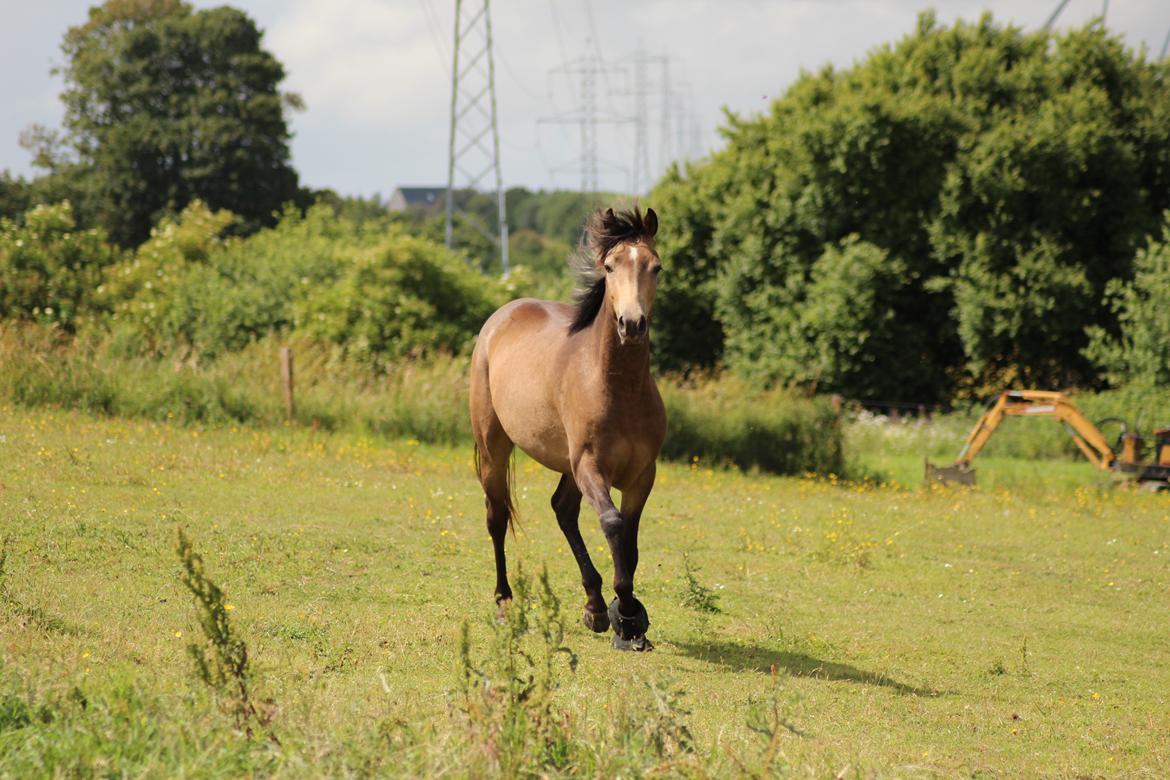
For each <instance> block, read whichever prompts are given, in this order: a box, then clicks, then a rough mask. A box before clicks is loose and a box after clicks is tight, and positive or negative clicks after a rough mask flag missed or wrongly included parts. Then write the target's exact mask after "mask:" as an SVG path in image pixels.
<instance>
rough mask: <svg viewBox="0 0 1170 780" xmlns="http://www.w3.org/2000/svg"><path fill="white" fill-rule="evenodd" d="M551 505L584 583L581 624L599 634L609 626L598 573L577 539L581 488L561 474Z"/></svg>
mask: <svg viewBox="0 0 1170 780" xmlns="http://www.w3.org/2000/svg"><path fill="white" fill-rule="evenodd" d="M552 508H553V511H554V512H556V514H557V524H558V525H560V527H561V531H562V532H563V533H564V534H565V540H566V541H567V542H568V543H569V549H570V550H572V551H573V557H574V558H576V559H577V566H579V567H580V568H581V584H582V585H583V586H585V597H586V600H585V617H584V623H585V625H586V627H588V628H589V630H591V631H596V632H597V633H599V634H600V633H602V632H604V631H607V630H608V629H609V616H608V615H607V614H606V606H605V598H604V597H603V596H602V595H601V574H599V573H598V571H597V567H595V566H594V565H593V561H592V559H590V557H589V549H588V548H587V547H586V546H585V540H584V539H582V538H581V529H580V527H579V526H578V524H577V520H578V518H579V517H580V514H581V491H580V490H578V489H577V484H576V483H575V482H574V481H573V478H572V477H570V476H569V475H567V474H566V475H563V476H562V477H561V481H560V484H558V485H557V489H556V492H555V493H553V497H552Z"/></svg>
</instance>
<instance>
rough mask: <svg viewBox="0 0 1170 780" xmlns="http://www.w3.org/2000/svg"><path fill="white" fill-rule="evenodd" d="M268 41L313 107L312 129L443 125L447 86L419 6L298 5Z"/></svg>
mask: <svg viewBox="0 0 1170 780" xmlns="http://www.w3.org/2000/svg"><path fill="white" fill-rule="evenodd" d="M285 8H286V10H285V11H284V12H283V13H282V15H281V16H280V17H279V18H277V19H276V20H275V22H274V23H273V25H272V27H271V28H270V29H269V31H268V33H267V35H266V40H267V43H268V45H269V46H270V47H271V48H272V50H273V51H274V53H276V55H277V56H278V57H279V58H280V59H281V60H282V61H283V62H284V64H285V67H286V68H287V70H288V74H289V76H288V80H287V82H286V88H287V89H290V90H292V91H295V92H300V93H301V95H302V97H304V99H305V103H306V104H307V106H308V109H309V110H308V113H307V115H306V116H305V117H304V118H303V121H304V122H305V123H306V124H323V125H324V124H328V125H335V126H337V127H345V126H352V127H354V128H356V129H361V130H365V129H388V130H389V129H402V128H408V127H411V126H416V125H418V124H419V123H420V122H422V123H425V122H428V121H434V119H436V118H441V117H442V116H443V114H444V112H445V111H446V105H447V100H448V98H447V96H446V95H445V94H444V91H443V90H442V89H441V88H438V87H441V85H442V84H443V83H444V82H445V81H446V76H445V74H444V72H443V70H442V67H441V63H440V60H439V59H438V58H437V57H436V53H435V47H434V43H433V40H432V38H431V37H430V36H429V35H428V34H427V30H426V27H425V20H424V17H423V13H422V9H421V7H420V6H419V5H418V4H414V5H407V4H406V3H403V2H394V3H387V2H379V0H296V2H293V3H290V4H288V5H287V6H286V7H285Z"/></svg>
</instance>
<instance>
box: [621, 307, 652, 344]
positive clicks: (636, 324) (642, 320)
mask: <svg viewBox="0 0 1170 780" xmlns="http://www.w3.org/2000/svg"><path fill="white" fill-rule="evenodd" d="M649 328H650V323H649V322H648V321H647V320H646V315H645V314H639V315H638V317H637V319H635V318H633V317H628V318H627V317H625V316H619V317H618V335H619V336H620V337H621V339H622V342H623V343H624V342H626V341H640V340H642V339H643V338H645V336H646V331H647V330H648V329H649Z"/></svg>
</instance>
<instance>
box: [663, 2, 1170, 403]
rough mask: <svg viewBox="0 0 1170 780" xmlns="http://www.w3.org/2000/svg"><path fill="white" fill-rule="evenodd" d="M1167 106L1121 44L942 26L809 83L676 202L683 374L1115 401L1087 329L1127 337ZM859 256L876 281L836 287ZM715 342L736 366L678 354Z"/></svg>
mask: <svg viewBox="0 0 1170 780" xmlns="http://www.w3.org/2000/svg"><path fill="white" fill-rule="evenodd" d="M1168 83H1170V66H1168V65H1167V63H1165V62H1151V61H1148V60H1146V59H1145V58H1144V55H1142V54H1140V53H1134V52H1132V51H1130V50H1128V49H1126V48H1125V47H1124V45H1123V44H1122V43H1121V41H1120V40H1119V39H1118V38H1117V37H1114V36H1112V35H1110V34H1109V33H1108V32H1107V31H1105V30H1104V29H1102V28H1101V27H1100V26H1099V25H1094V26H1090V27H1087V28H1085V29H1082V30H1077V31H1073V32H1071V33H1068V34H1066V35H1060V36H1055V35H1051V34H1049V33H1046V32H1040V33H1024V32H1022V31H1020V30H1018V29H1016V28H1011V27H1002V26H1000V25H997V24H995V23H994V22H993V21H992V20H991V19H990V17H984V18H983V19H982V20H981V21H980V22H978V23H976V24H970V23H965V22H959V23H957V24H955V25H954V26H953V27H951V28H949V29H944V28H941V27H940V26H938V25H937V24H936V22H935V20H934V17H933V16H932V15H930V14H926V15H924V16H923V17H922V18H921V20H920V22H919V26H918V28H917V29H916V30H915V31H914V32H913V33H912V34H911V35H909V36H907V37H906V38H905V39H903V40H902V41H900V42H899V43H897V44H896V45H894V46H888V47H883V48H881V49H878V50H876V51H874V52H873V53H872V54H871V55H870V56H869V57H868V58H867V59H866V60H865V61H863V62H861V63H859V64H858V65H856V66H854V67H852V68H849V69H846V70H840V71H838V70H833V69H831V68H826V69H824V70H822V71H820V72H817V73H810V74H806V75H804V76H802V77H801V78H800V79H799V80H798V81H797V83H796V84H794V85H793V86H792V87H791V88H790V89H789V90H788V91H787V93H786V94H785V95H784V97H783V98H781V99H780V100H778V101H776V102H775V103H774V104H773V106H772V108H771V111H770V112H769V113H768V114H767V115H764V116H759V117H754V118H749V119H742V118H737V117H731V118H730V119H729V123H728V127H727V128H726V130H725V134H726V136H727V139H728V143H727V146H726V148H725V149H724V150H722V151H721V152H719V153H717V154H715V155H714V156H713V157H712V158H711V159H710V160H709V161H707V162H705V163H703V164H700V165H698V166H692V167H690V168H689V169H688V170H686V171H685V172H678V173H676V174H672V175H670V176H668V177H667V178H666V179H665V180H664V181H663V182H662V184H660V185H659V188H658V190H657V191H656V192H655V198H656V199H657V198H659V197H661V199H662V202H663V208H662V211H663V222H664V231H663V234H664V238H663V241H662V244H661V248H662V249H663V254H664V261H665V262H666V265H667V268H668V269H669V271H670V273H673V274H676V275H678V276H679V277H680V278H681V279H682V280H683V283H682V284H680V285H679V286H678V287H676V288H673V289H672V288H671V287H670V286H668V285H666V284H665V283H664V285H663V290H662V295H663V300H662V303H661V306H660V317H661V319H657V317H658V316H659V315H656V327H660V330H661V332H662V333H664V334H667V338H666V339H664V340H663V341H662V342H661V343H662V346H663V347H665V350H666V352H665V354H664V355H662V356H661V358H660V359H661V361H662V362H663V364H665V365H671V366H678V365H686V364H688V363H698V364H708V363H711V362H715V361H718V360H723V361H724V362H726V364H727V365H728V366H730V367H731V368H733V369H735V370H737V371H739V372H745V373H749V374H751V375H753V376H756V377H760V378H762V379H764V380H765V381H769V382H773V383H781V384H809V383H812V382H816V386H817V387H818V388H819V389H822V390H836V391H840V392H843V393H846V394H848V395H851V396H855V397H857V396H867V397H873V396H878V397H880V398H883V399H888V400H899V399H907V400H922V401H928V400H934V399H942V398H946V397H948V396H950V395H951V394H952V393H953V392H955V391H956V390H959V391H963V390H966V391H968V392H978V391H980V390H981V389H983V388H987V389H991V388H998V387H1000V386H1002V385H1003V384H1005V383H1009V382H1017V381H1018V382H1027V383H1031V384H1040V385H1068V384H1093V383H1094V382H1095V381H1096V379H1097V377H1096V375H1095V372H1094V370H1093V367H1092V366H1091V365H1090V364H1089V362H1088V361H1087V360H1086V359H1085V358H1084V357H1083V356H1082V350H1083V348H1084V347H1085V345H1086V343H1087V336H1086V332H1085V329H1086V327H1088V326H1091V325H1095V324H1096V325H1102V326H1104V327H1106V328H1110V327H1111V326H1110V323H1109V318H1110V317H1111V314H1110V313H1109V312H1107V311H1105V310H1104V309H1103V308H1102V307H1101V306H1100V301H1101V300H1102V297H1103V295H1104V293H1105V290H1106V287H1107V285H1108V284H1109V282H1110V280H1111V279H1123V280H1124V279H1128V278H1129V276H1130V275H1131V273H1132V271H1131V263H1132V258H1133V254H1134V252H1135V250H1136V248H1137V247H1138V246H1139V245H1140V244H1141V243H1142V241H1144V240H1145V237H1146V236H1147V235H1148V234H1150V233H1151V232H1152V231H1153V230H1155V229H1156V227H1157V224H1158V218H1159V215H1160V213H1161V212H1162V210H1163V209H1165V208H1166V207H1167V205H1170V87H1168V86H1167V85H1168ZM666 204H670V207H668V206H667V205H666ZM672 209H673V214H672ZM666 227H668V228H669V229H665V228H666ZM672 234H674V235H676V236H677V237H678V239H677V240H673V239H672V238H671V235H672ZM854 235H856V236H857V239H856V240H857V241H858V242H860V243H858V245H857V248H855V249H854V250H850V251H851V252H860V253H861V255H859V256H858V258H857V259H858V260H859V262H860V263H861V269H859V270H858V271H857V273H858V274H860V275H864V274H866V273H870V274H875V276H874V277H873V279H872V280H870V281H862V280H858V279H854V278H852V276H850V275H848V274H846V275H845V276H841V274H842V273H843V272H844V271H845V268H844V266H842V264H841V263H837V266H838V267H837V269H836V271H834V272H832V273H830V272H829V271H828V270H827V267H826V264H827V263H831V262H832V260H833V257H832V254H831V253H832V252H833V251H837V250H833V249H832V248H833V247H842V242H843V241H848V240H851V239H849V237H850V236H854ZM862 247H870V248H872V251H870V250H863V249H862ZM827 248H828V249H827ZM839 251H842V252H844V251H845V250H844V249H840V250H839ZM826 253H828V254H826ZM874 253H884V259H883V260H881V262H880V263H879V264H878V265H874V264H873V263H870V262H867V258H868V259H869V260H872V259H874V258H877V257H878V256H879V255H877V254H874ZM850 262H851V261H850ZM845 265H848V263H846V264H845ZM865 269H868V270H865ZM834 274H836V275H837V276H839V277H841V278H840V280H839V281H834V280H833V279H832V276H833V275H834ZM664 281H665V279H664ZM871 283H872V284H874V285H876V288H875V292H874V294H873V296H869V295H868V294H864V295H862V296H861V298H860V299H859V300H858V305H859V307H860V310H857V311H854V310H852V307H851V306H848V305H846V306H844V308H842V307H841V304H842V302H845V301H847V300H849V298H850V295H852V294H854V293H859V292H860V291H861V290H862V289H863V288H868V286H869V285H870V284H871ZM859 284H860V286H857V285H859ZM850 285H854V287H853V292H852V293H851V292H850V291H849V286H850ZM825 296H827V298H826V297H825ZM712 300H713V301H714V305H713V306H712V305H711V304H710V303H709V302H710V301H712ZM829 311H837V312H838V313H839V314H840V315H841V317H844V319H842V318H841V317H826V316H822V314H823V313H824V312H829ZM818 312H820V313H818ZM709 319H713V320H714V321H715V322H714V324H713V326H712V327H710V328H706V327H705V328H704V329H703V331H702V333H701V334H700V335H703V336H708V335H710V334H717V333H719V332H720V328H721V329H722V331H723V332H724V333H725V334H726V337H725V341H724V342H723V343H722V344H721V345H713V344H711V343H710V342H709V339H707V338H698V339H693V340H692V339H689V338H676V337H675V334H682V333H688V332H691V331H693V330H694V329H695V323H702V324H704V325H705V324H706V323H707V322H708V321H709ZM845 328H858V329H860V330H862V331H865V332H866V333H865V337H864V339H863V341H864V343H859V341H858V339H857V338H853V337H849V336H847V334H845V333H844V329H845ZM871 329H872V330H871ZM692 343H693V344H694V345H695V346H694V348H693V349H692V347H691V344H692ZM810 355H813V356H815V357H816V361H817V365H816V366H813V367H810V364H809V356H810Z"/></svg>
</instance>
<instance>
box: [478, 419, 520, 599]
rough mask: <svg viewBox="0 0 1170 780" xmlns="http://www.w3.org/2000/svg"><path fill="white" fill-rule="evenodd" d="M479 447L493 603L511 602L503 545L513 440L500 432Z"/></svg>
mask: <svg viewBox="0 0 1170 780" xmlns="http://www.w3.org/2000/svg"><path fill="white" fill-rule="evenodd" d="M476 446H477V447H479V481H480V484H482V485H483V493H484V505H485V506H486V508H487V529H488V533H489V534H490V535H491V537H492V547H494V548H495V552H496V601H497V602H499V601H507V600H508V599H511V598H512V588H511V586H509V585H508V562H507V558H506V557H505V555H504V541H505V539H507V536H508V522H509V520H511V518H512V511H513V510H512V497H511V495H510V493H509V491H508V458H509V457H510V456H511V455H512V446H513V445H512V440H511V439H509V438H508V437H507V435H506V434H505V433H504V430H503V428H499V427H498V423H497V430H496V431H493V432H491V435H489V436H488V437H487V440H486V441H485V442H483V443H480V442H478V441H477V442H476Z"/></svg>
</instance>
